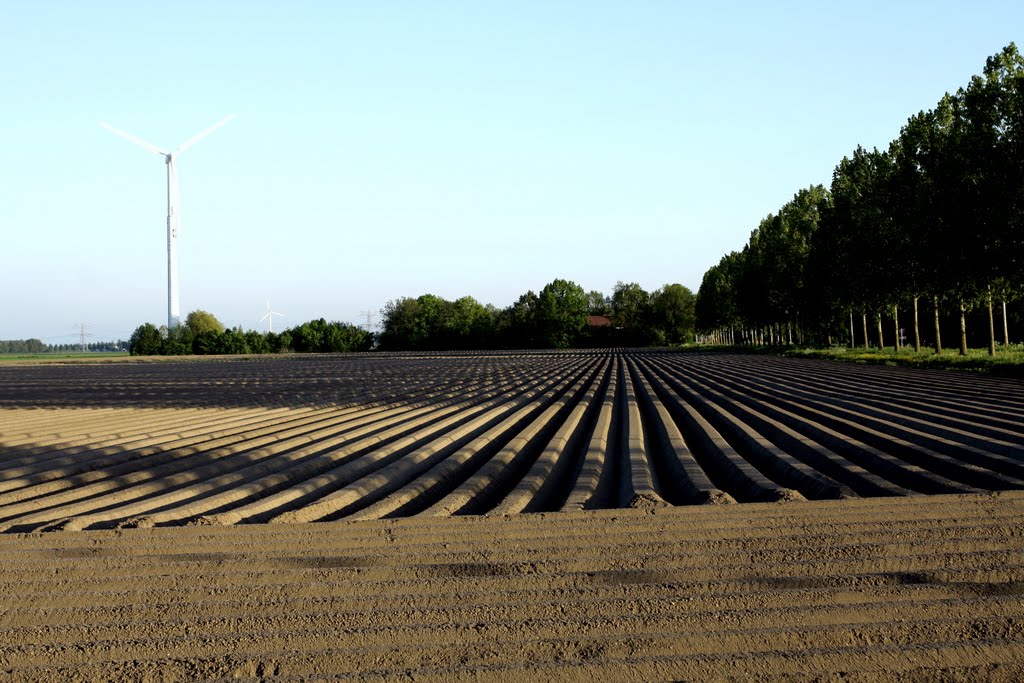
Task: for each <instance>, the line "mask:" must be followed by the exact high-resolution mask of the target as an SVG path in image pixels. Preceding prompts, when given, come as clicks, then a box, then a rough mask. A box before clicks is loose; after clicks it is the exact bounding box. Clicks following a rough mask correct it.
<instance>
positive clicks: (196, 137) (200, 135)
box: [174, 114, 236, 154]
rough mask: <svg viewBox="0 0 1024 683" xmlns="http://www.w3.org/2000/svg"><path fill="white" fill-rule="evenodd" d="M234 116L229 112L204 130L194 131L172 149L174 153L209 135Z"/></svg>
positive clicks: (180, 151) (179, 152) (182, 150)
mask: <svg viewBox="0 0 1024 683" xmlns="http://www.w3.org/2000/svg"><path fill="white" fill-rule="evenodd" d="M235 116H236V115H235V114H229V115H228V116H225V117H224V118H222V119H221V120H220V121H218V122H217V123H215V124H213V125H212V126H210V127H209V128H207V129H206V130H202V131H200V132H198V133H196V134H195V135H193V136H192V137H190V138H189V139H188V140H186V141H185V142H183V143H181V146H180V147H178V149H176V150H174V153H175V154H181V153H182V152H184V151H185V150H186V149H188V148H189V147H191V146H192V145H194V144H196V143H197V142H199V141H200V140H202V139H203V138H205V137H206V136H207V135H209V134H210V133H212V132H213V131H215V130H217V129H218V128H220V127H221V126H223V125H224V124H225V123H227V122H228V121H230V120H231V119H233V118H235Z"/></svg>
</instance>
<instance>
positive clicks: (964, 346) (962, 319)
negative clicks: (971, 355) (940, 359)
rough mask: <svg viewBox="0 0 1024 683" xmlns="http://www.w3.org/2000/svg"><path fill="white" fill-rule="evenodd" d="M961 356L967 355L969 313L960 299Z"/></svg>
mask: <svg viewBox="0 0 1024 683" xmlns="http://www.w3.org/2000/svg"><path fill="white" fill-rule="evenodd" d="M960 355H961V356H966V355H967V311H966V310H965V309H964V300H963V299H960Z"/></svg>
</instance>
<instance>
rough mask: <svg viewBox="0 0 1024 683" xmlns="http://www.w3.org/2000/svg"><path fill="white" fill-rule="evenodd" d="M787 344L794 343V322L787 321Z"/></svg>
mask: <svg viewBox="0 0 1024 683" xmlns="http://www.w3.org/2000/svg"><path fill="white" fill-rule="evenodd" d="M786 344H788V345H789V346H792V345H793V323H791V322H788V323H786Z"/></svg>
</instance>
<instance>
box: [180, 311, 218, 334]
mask: <svg viewBox="0 0 1024 683" xmlns="http://www.w3.org/2000/svg"><path fill="white" fill-rule="evenodd" d="M185 327H187V328H188V329H189V330H190V331H191V332H192V334H193V335H196V336H198V335H200V334H202V333H204V332H215V333H217V334H222V333H223V332H224V325H222V324H221V322H220V321H219V320H217V318H216V317H215V316H214V315H213V314H212V313H207V312H206V311H200V310H195V311H192V312H191V313H189V314H188V315H187V316H185Z"/></svg>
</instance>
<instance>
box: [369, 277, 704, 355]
mask: <svg viewBox="0 0 1024 683" xmlns="http://www.w3.org/2000/svg"><path fill="white" fill-rule="evenodd" d="M694 302H695V298H694V295H693V292H691V291H690V290H689V289H688V288H686V287H684V286H683V285H680V284H670V285H665V286H664V287H662V288H660V289H658V290H657V291H655V292H647V291H645V290H644V289H643V288H642V287H640V285H638V284H636V283H623V282H619V283H618V284H616V286H615V289H614V291H613V293H612V295H611V296H605V295H604V294H602V293H601V292H598V291H590V292H586V291H584V289H583V288H582V287H581V286H580V285H578V284H576V283H575V282H572V281H569V280H562V279H556V280H553V281H552V282H550V283H548V284H547V285H545V286H544V287H543V288H542V289H541V290H540V291H539V292H536V293H535V292H534V291H533V290H529V291H527V292H526V293H525V294H523V295H521V296H520V297H519V298H518V299H517V300H516V301H515V302H514V303H513V304H512V305H510V306H508V307H506V308H503V309H499V308H496V307H495V306H493V305H489V304H488V305H484V304H482V303H480V302H479V301H477V300H476V299H474V298H473V297H471V296H465V297H462V298H460V299H456V300H455V301H448V300H446V299H443V298H441V297H439V296H436V295H434V294H424V295H422V296H419V297H416V298H412V297H403V298H401V299H396V300H393V301H389V302H388V303H387V305H386V306H385V307H384V311H383V314H382V323H381V325H382V329H381V332H380V337H379V343H380V348H382V349H385V350H391V351H440V350H450V349H564V348H581V347H605V346H652V345H653V346H665V345H675V344H683V343H687V342H691V341H693V338H694V325H695V313H694Z"/></svg>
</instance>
